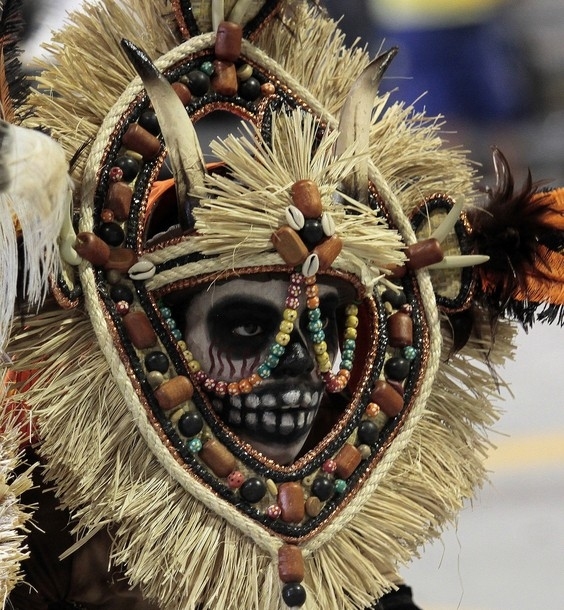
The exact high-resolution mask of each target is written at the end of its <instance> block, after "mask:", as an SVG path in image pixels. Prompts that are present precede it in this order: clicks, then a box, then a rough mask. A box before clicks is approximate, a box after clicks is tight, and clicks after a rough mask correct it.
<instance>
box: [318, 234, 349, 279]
mask: <svg viewBox="0 0 564 610" xmlns="http://www.w3.org/2000/svg"><path fill="white" fill-rule="evenodd" d="M342 249H343V241H342V240H341V238H340V237H338V236H337V235H332V236H331V237H329V238H327V239H325V240H324V241H322V242H321V243H320V244H319V245H318V246H315V248H314V250H313V251H314V252H315V254H317V257H318V258H319V271H326V270H327V269H329V267H330V266H331V265H332V264H333V261H334V260H335V259H336V258H337V256H339V254H340V253H341V250H342Z"/></svg>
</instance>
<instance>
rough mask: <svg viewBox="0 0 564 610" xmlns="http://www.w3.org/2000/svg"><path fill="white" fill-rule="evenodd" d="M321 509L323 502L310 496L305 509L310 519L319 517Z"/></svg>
mask: <svg viewBox="0 0 564 610" xmlns="http://www.w3.org/2000/svg"><path fill="white" fill-rule="evenodd" d="M321 508H322V504H321V500H320V499H319V498H316V497H315V496H310V497H309V498H308V499H307V500H306V503H305V509H306V513H307V514H308V515H309V516H310V517H317V515H319V513H320V512H321Z"/></svg>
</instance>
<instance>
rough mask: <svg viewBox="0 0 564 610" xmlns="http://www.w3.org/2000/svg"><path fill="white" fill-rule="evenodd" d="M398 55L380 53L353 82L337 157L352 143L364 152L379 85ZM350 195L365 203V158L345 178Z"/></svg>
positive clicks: (347, 101)
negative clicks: (348, 176) (352, 172)
mask: <svg viewBox="0 0 564 610" xmlns="http://www.w3.org/2000/svg"><path fill="white" fill-rule="evenodd" d="M397 52H398V48H397V47H392V48H391V49H390V50H389V51H386V52H385V53H382V54H381V55H379V56H378V57H377V58H376V59H374V60H373V61H372V62H370V63H369V64H368V66H366V68H365V69H364V70H363V72H362V74H361V75H360V76H359V77H358V78H357V79H356V81H355V82H354V83H353V85H352V87H351V90H350V91H349V94H348V96H347V99H346V100H345V103H344V104H343V108H342V110H341V118H340V121H339V138H338V140H337V145H336V154H337V156H339V155H342V154H343V153H344V152H345V151H346V150H347V149H348V148H349V147H351V146H352V145H353V144H356V145H357V147H358V148H357V150H360V151H367V150H368V145H369V139H370V124H371V121H372V109H373V107H374V98H375V96H376V93H377V92H378V86H379V85H380V81H381V80H382V77H383V76H384V73H385V72H386V70H387V69H388V66H389V65H390V63H391V61H392V59H393V58H394V57H395V55H396V53H397ZM348 183H349V186H350V188H351V191H352V192H351V193H350V194H351V195H352V196H353V197H355V198H356V199H357V200H358V201H360V202H361V203H364V204H367V203H368V157H367V156H366V155H361V157H360V158H359V160H358V163H357V164H356V167H355V171H354V175H353V176H351V177H350V178H349V179H348Z"/></svg>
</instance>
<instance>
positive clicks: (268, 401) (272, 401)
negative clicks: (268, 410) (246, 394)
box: [261, 394, 276, 407]
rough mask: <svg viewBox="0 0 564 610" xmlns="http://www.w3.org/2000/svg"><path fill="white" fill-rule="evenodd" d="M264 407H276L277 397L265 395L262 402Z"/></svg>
mask: <svg viewBox="0 0 564 610" xmlns="http://www.w3.org/2000/svg"><path fill="white" fill-rule="evenodd" d="M261 402H262V404H263V406H265V407H275V406H276V396H274V394H264V395H263V397H262V400H261Z"/></svg>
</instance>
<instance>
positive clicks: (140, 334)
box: [122, 311, 157, 349]
mask: <svg viewBox="0 0 564 610" xmlns="http://www.w3.org/2000/svg"><path fill="white" fill-rule="evenodd" d="M122 319H123V324H124V326H125V330H126V332H127V334H128V336H129V338H130V339H131V343H133V345H134V346H135V347H136V348H137V349H147V348H149V347H154V346H155V345H156V343H157V335H156V334H155V331H154V329H153V326H152V325H151V322H150V321H149V318H148V317H147V315H146V314H145V313H144V312H142V311H131V312H129V313H128V314H126V315H125V316H124V317H123V318H122Z"/></svg>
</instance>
